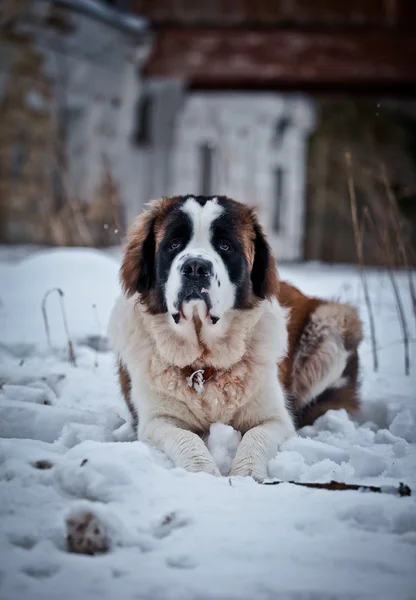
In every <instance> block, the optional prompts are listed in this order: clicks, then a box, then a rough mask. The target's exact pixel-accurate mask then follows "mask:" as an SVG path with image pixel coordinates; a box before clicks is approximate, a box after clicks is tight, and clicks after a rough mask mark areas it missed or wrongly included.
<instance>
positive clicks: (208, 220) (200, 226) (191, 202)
mask: <svg viewBox="0 0 416 600" xmlns="http://www.w3.org/2000/svg"><path fill="white" fill-rule="evenodd" d="M181 210H183V212H184V213H186V214H187V215H188V217H189V218H190V220H191V223H192V229H193V232H192V240H191V243H192V245H193V246H196V245H198V246H200V247H201V248H203V247H206V246H207V245H209V244H210V243H211V234H210V231H211V225H212V223H213V222H214V221H215V219H217V218H218V217H219V216H220V215H221V214H222V213H223V212H224V209H223V207H222V206H220V205H219V204H218V200H217V198H213V199H212V200H207V202H206V203H205V204H204V206H201V205H200V204H199V202H197V201H196V200H195V199H194V198H188V200H186V202H185V203H184V204H183V206H182V208H181Z"/></svg>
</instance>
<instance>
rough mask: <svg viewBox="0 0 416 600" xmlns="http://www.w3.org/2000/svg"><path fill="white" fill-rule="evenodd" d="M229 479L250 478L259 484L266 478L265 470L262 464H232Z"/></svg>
mask: <svg viewBox="0 0 416 600" xmlns="http://www.w3.org/2000/svg"><path fill="white" fill-rule="evenodd" d="M229 476H230V477H237V476H239V477H252V478H253V479H254V480H255V481H258V482H259V483H261V482H263V481H264V480H265V479H267V477H268V473H267V468H266V467H265V466H264V465H262V464H256V463H248V464H233V465H231V470H230V475H229Z"/></svg>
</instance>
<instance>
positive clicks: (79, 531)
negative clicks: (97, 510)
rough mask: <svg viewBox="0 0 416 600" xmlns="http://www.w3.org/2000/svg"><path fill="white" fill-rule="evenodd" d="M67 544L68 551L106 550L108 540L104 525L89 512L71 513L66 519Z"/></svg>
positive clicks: (92, 551) (95, 552)
mask: <svg viewBox="0 0 416 600" xmlns="http://www.w3.org/2000/svg"><path fill="white" fill-rule="evenodd" d="M66 529H67V538H66V539H67V544H68V550H69V551H70V552H75V553H77V554H99V553H103V552H107V551H108V550H109V548H110V540H109V537H108V534H107V531H106V528H105V527H104V525H103V524H102V523H101V522H100V521H99V520H98V518H97V517H96V516H95V515H93V514H92V513H90V512H80V513H79V514H75V515H71V516H70V517H68V518H67V520H66Z"/></svg>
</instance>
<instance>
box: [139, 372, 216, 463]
mask: <svg viewBox="0 0 416 600" xmlns="http://www.w3.org/2000/svg"><path fill="white" fill-rule="evenodd" d="M131 384H132V385H131V396H130V398H131V402H132V404H133V405H134V409H135V411H136V412H137V413H138V414H139V426H138V438H139V440H141V441H145V442H148V443H149V444H151V445H152V446H154V447H155V448H158V449H159V450H161V451H162V452H164V453H165V454H166V455H167V457H168V458H170V460H171V461H172V462H173V464H174V465H175V466H176V467H182V468H183V469H186V470H187V471H192V472H197V471H203V472H204V473H210V474H211V475H220V471H219V469H218V467H217V465H216V464H215V462H214V459H213V457H212V456H211V454H210V453H209V451H208V448H207V447H206V445H205V444H204V442H203V441H202V439H201V438H200V437H199V435H197V434H196V433H194V432H193V431H191V429H193V428H194V430H195V431H197V430H198V423H197V422H196V421H195V417H194V416H193V415H192V413H191V412H190V411H189V409H188V408H187V407H186V406H185V405H184V404H183V403H181V402H175V401H174V402H172V399H171V398H169V397H163V396H160V395H159V394H157V393H156V392H155V391H153V390H152V389H151V388H150V387H149V386H148V384H147V383H146V380H145V378H144V377H142V376H141V375H140V374H139V373H137V372H135V373H132V375H131Z"/></svg>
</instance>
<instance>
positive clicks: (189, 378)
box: [182, 366, 217, 396]
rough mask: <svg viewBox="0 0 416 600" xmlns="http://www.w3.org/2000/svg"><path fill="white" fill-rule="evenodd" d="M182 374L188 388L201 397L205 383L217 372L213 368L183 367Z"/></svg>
mask: <svg viewBox="0 0 416 600" xmlns="http://www.w3.org/2000/svg"><path fill="white" fill-rule="evenodd" d="M182 372H183V374H184V376H185V378H186V382H187V384H188V385H189V387H190V388H193V389H194V390H195V391H196V393H197V395H198V396H201V395H202V394H203V393H204V385H205V383H206V382H207V381H209V380H210V379H211V377H213V376H214V375H215V374H216V373H217V370H216V369H214V367H204V368H203V369H195V367H191V366H188V367H184V368H183V369H182Z"/></svg>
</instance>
